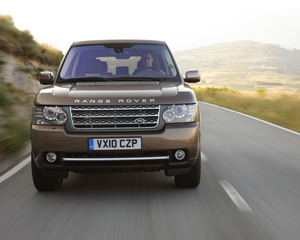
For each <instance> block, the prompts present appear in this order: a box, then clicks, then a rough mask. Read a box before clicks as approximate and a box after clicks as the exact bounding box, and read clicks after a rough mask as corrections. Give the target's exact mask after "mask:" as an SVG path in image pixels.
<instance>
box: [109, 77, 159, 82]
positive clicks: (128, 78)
mask: <svg viewBox="0 0 300 240" xmlns="http://www.w3.org/2000/svg"><path fill="white" fill-rule="evenodd" d="M109 79H111V80H113V81H123V80H129V81H135V82H136V81H157V82H160V81H162V79H161V78H148V77H113V78H109Z"/></svg>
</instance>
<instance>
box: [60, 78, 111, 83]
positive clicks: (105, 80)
mask: <svg viewBox="0 0 300 240" xmlns="http://www.w3.org/2000/svg"><path fill="white" fill-rule="evenodd" d="M91 81H95V82H110V81H111V80H110V78H103V77H80V78H68V79H63V78H61V79H60V81H59V82H60V83H65V82H91Z"/></svg>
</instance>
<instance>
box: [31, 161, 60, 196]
mask: <svg viewBox="0 0 300 240" xmlns="http://www.w3.org/2000/svg"><path fill="white" fill-rule="evenodd" d="M31 172H32V179H33V183H34V186H35V188H36V189H37V190H39V191H53V190H57V189H59V188H61V186H62V183H63V179H62V178H48V177H45V176H44V175H43V173H42V171H41V170H39V169H38V168H37V166H36V165H35V162H34V160H33V158H32V156H31Z"/></svg>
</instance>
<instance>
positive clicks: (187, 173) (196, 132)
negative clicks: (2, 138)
mask: <svg viewBox="0 0 300 240" xmlns="http://www.w3.org/2000/svg"><path fill="white" fill-rule="evenodd" d="M199 81H200V74H199V71H197V70H192V71H187V72H186V74H185V78H184V79H183V78H182V76H181V74H180V71H179V68H178V66H177V65H176V62H175V60H174V57H173V56H172V54H171V52H170V50H169V48H168V47H167V45H166V43H165V42H161V41H140V40H113V41H85V42H76V43H73V44H72V46H71V48H70V49H69V51H68V53H67V54H66V55H65V57H64V59H63V61H62V63H61V65H60V67H59V69H58V74H57V75H56V76H55V77H53V74H52V73H51V72H41V74H40V82H41V83H42V84H44V85H51V86H48V87H45V88H44V89H42V90H41V91H40V92H39V93H38V94H37V96H36V98H35V101H34V107H33V114H32V125H31V142H32V160H31V166H32V177H33V182H34V185H35V187H36V188H37V189H38V190H39V191H45V190H56V189H58V188H60V187H61V185H62V182H63V178H67V177H68V174H69V172H70V171H72V172H78V173H83V172H133V171H159V170H164V172H165V175H166V176H175V184H176V186H178V187H197V186H198V185H199V182H200V172H201V154H200V135H201V132H200V109H199V106H198V104H197V99H196V97H195V95H194V92H193V90H192V89H191V88H190V87H189V86H188V85H186V84H185V83H184V82H199Z"/></svg>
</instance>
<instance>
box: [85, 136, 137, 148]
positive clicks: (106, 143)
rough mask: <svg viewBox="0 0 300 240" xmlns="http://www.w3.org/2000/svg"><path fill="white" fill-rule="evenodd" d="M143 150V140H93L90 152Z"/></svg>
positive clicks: (90, 142)
mask: <svg viewBox="0 0 300 240" xmlns="http://www.w3.org/2000/svg"><path fill="white" fill-rule="evenodd" d="M132 149H142V139H141V138H92V139H89V150H132Z"/></svg>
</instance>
